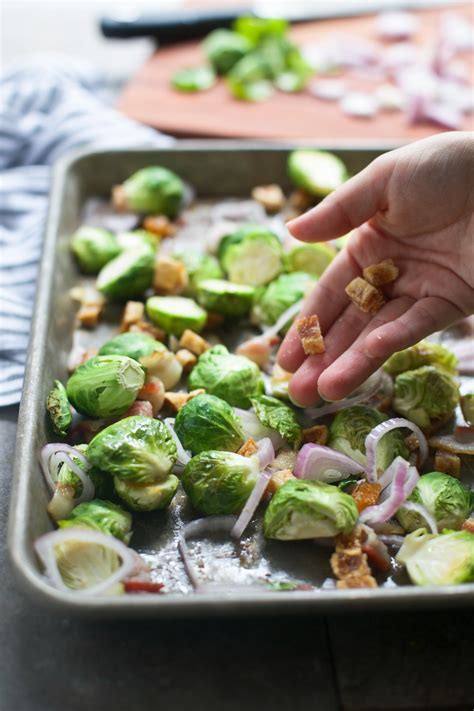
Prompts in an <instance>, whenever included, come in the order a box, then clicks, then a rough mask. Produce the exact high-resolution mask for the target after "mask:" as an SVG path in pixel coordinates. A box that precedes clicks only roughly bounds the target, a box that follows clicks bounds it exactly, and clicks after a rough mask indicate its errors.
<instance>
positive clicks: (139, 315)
mask: <svg viewBox="0 0 474 711" xmlns="http://www.w3.org/2000/svg"><path fill="white" fill-rule="evenodd" d="M144 315H145V304H143V303H142V302H141V301H127V303H126V304H125V308H124V310H123V314H122V321H121V322H120V331H121V332H122V333H123V332H124V331H128V330H129V329H130V326H133V324H135V323H139V322H140V321H142V320H143V317H144Z"/></svg>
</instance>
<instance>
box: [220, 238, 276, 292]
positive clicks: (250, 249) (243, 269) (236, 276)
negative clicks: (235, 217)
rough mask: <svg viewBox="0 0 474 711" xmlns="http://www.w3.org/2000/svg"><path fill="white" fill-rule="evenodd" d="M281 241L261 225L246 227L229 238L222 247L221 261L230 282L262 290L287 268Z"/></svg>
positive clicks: (224, 239) (222, 242)
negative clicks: (284, 267)
mask: <svg viewBox="0 0 474 711" xmlns="http://www.w3.org/2000/svg"><path fill="white" fill-rule="evenodd" d="M282 259H283V252H282V248H281V244H280V240H279V239H278V237H277V236H276V235H275V234H274V233H273V232H270V231H269V230H267V229H266V228H265V227H261V226H260V225H246V226H244V227H241V228H240V229H238V230H236V231H235V232H232V234H230V235H226V236H225V237H224V238H223V239H222V240H221V243H220V245H219V260H220V262H221V265H222V268H223V269H224V271H225V272H226V273H227V275H228V277H229V279H230V281H233V282H235V283H237V284H248V285H250V286H261V285H263V284H268V282H270V281H272V279H275V277H277V276H278V274H279V273H280V272H281V271H282V268H283V261H282Z"/></svg>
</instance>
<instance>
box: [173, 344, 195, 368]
mask: <svg viewBox="0 0 474 711" xmlns="http://www.w3.org/2000/svg"><path fill="white" fill-rule="evenodd" d="M176 358H177V360H178V362H179V363H181V365H182V366H183V370H185V371H188V370H191V368H193V367H194V366H195V365H196V363H197V358H196V356H195V355H194V353H191V351H188V349H187V348H180V349H179V350H178V351H176Z"/></svg>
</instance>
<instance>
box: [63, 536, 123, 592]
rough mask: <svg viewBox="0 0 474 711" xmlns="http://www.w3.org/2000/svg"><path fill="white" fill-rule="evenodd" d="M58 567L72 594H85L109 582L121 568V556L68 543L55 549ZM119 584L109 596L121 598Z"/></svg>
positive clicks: (101, 547) (103, 548)
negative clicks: (100, 584) (77, 592)
mask: <svg viewBox="0 0 474 711" xmlns="http://www.w3.org/2000/svg"><path fill="white" fill-rule="evenodd" d="M54 552H55V555H56V565H57V567H58V570H59V573H60V575H61V578H62V580H63V583H64V585H66V586H67V587H68V588H70V589H71V590H84V589H87V588H91V587H94V586H95V585H98V584H99V583H101V582H102V581H103V580H107V579H108V578H109V577H110V576H111V575H112V574H113V573H114V572H115V571H116V570H118V569H119V568H120V565H121V562H120V557H119V555H118V554H117V553H116V552H115V551H114V550H113V549H112V548H109V547H106V546H104V545H100V544H98V543H89V542H87V543H86V542H84V541H79V540H77V541H75V540H71V541H67V542H66V543H61V544H60V545H57V546H55V547H54ZM121 593H123V586H122V585H121V584H120V583H118V584H117V585H114V586H113V587H112V588H111V589H110V590H107V594H109V595H111V594H115V595H116V594H121Z"/></svg>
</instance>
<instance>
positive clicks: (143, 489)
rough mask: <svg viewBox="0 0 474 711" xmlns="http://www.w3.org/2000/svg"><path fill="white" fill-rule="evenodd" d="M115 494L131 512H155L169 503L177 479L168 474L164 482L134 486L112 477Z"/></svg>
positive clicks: (177, 483) (176, 484)
mask: <svg viewBox="0 0 474 711" xmlns="http://www.w3.org/2000/svg"><path fill="white" fill-rule="evenodd" d="M114 486H115V493H116V494H117V496H120V498H121V499H122V500H123V501H124V502H125V503H126V504H127V506H128V507H129V508H131V509H132V511H157V510H158V509H165V508H166V507H167V506H169V504H170V503H171V501H172V499H173V497H174V495H175V494H176V492H177V490H178V487H179V479H178V477H177V476H175V475H174V474H170V475H169V476H168V477H167V478H166V479H165V480H164V481H160V482H158V483H154V484H135V483H134V482H132V481H128V480H125V479H120V477H118V476H116V477H114Z"/></svg>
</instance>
